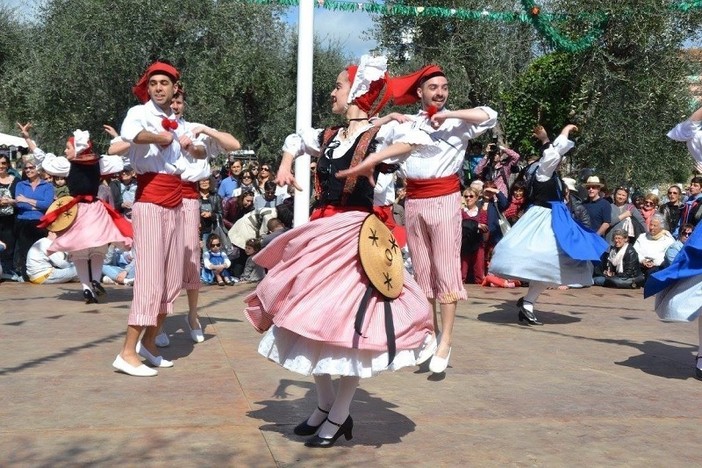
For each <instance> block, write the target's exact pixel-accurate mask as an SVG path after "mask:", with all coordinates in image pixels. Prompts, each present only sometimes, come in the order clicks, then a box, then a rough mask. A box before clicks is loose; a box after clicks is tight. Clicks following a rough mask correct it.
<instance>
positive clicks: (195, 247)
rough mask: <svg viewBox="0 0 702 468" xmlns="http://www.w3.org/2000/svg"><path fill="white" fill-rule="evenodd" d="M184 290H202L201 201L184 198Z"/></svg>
mask: <svg viewBox="0 0 702 468" xmlns="http://www.w3.org/2000/svg"><path fill="white" fill-rule="evenodd" d="M183 244H184V245H185V251H184V253H183V258H184V259H185V263H184V264H183V289H200V200H198V199H192V198H183Z"/></svg>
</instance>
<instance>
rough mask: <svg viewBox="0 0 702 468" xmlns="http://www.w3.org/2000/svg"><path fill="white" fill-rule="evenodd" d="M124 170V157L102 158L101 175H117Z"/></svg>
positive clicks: (106, 156) (110, 156)
mask: <svg viewBox="0 0 702 468" xmlns="http://www.w3.org/2000/svg"><path fill="white" fill-rule="evenodd" d="M123 170H124V160H123V159H122V156H118V155H110V154H104V155H102V156H101V157H100V175H108V174H116V173H118V172H122V171H123Z"/></svg>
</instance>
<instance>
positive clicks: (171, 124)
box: [161, 117, 178, 131]
mask: <svg viewBox="0 0 702 468" xmlns="http://www.w3.org/2000/svg"><path fill="white" fill-rule="evenodd" d="M161 125H162V126H163V129H164V130H166V131H168V130H175V129H176V128H178V122H177V121H175V120H169V119H167V118H166V117H164V118H163V120H161Z"/></svg>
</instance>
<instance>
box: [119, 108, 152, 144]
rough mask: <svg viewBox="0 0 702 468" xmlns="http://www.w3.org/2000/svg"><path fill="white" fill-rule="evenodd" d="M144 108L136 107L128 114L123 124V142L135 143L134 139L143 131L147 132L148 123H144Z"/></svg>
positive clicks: (121, 132) (121, 134)
mask: <svg viewBox="0 0 702 468" xmlns="http://www.w3.org/2000/svg"><path fill="white" fill-rule="evenodd" d="M143 107H144V106H134V107H132V108H131V109H129V111H128V112H127V116H126V117H125V118H124V121H123V122H122V128H121V129H120V132H119V136H120V137H122V140H124V141H128V142H129V143H134V138H136V136H137V135H138V134H139V133H140V132H141V131H142V130H146V128H147V126H146V122H145V121H144V112H143V111H142V109H143Z"/></svg>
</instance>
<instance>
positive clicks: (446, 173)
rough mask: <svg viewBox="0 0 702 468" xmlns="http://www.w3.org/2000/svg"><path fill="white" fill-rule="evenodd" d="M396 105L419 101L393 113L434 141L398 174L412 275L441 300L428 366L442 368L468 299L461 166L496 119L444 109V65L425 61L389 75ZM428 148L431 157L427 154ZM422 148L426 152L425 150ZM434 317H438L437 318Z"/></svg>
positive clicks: (487, 112)
mask: <svg viewBox="0 0 702 468" xmlns="http://www.w3.org/2000/svg"><path fill="white" fill-rule="evenodd" d="M391 87H392V90H393V96H394V102H395V104H397V105H405V104H411V103H413V102H417V101H420V103H421V106H422V108H421V110H420V111H419V112H418V113H417V114H416V115H414V116H407V115H405V116H403V115H401V114H394V115H393V114H391V115H390V116H386V117H385V118H383V119H380V120H379V121H378V122H376V125H379V124H382V123H384V121H387V120H388V119H389V118H394V119H395V120H398V121H402V122H404V121H410V120H411V121H413V124H412V125H413V126H414V127H416V128H420V129H424V130H425V131H426V132H427V133H430V135H431V137H432V139H433V140H434V145H432V146H431V147H430V148H426V147H424V148H420V149H417V150H414V152H412V153H411V154H410V156H409V157H408V158H407V159H406V160H405V161H404V162H403V163H402V165H401V169H400V173H401V175H402V176H403V177H404V178H405V179H406V181H407V187H406V193H407V195H406V201H405V217H406V229H407V243H408V245H409V248H410V253H411V255H412V264H413V266H414V270H415V278H416V280H417V282H418V283H419V285H420V286H421V287H422V289H423V290H424V292H425V294H426V296H427V298H428V299H429V301H430V302H432V304H435V303H436V302H437V301H438V302H439V308H440V311H441V323H442V333H441V335H440V336H441V338H440V340H439V344H438V348H437V349H436V352H435V354H434V355H433V356H431V355H430V354H429V355H425V356H420V361H421V360H423V358H424V359H428V358H429V357H431V358H432V360H431V362H430V365H429V368H430V370H431V371H432V372H436V373H440V372H444V371H445V370H446V367H447V366H448V360H449V356H450V354H451V335H452V331H453V323H454V319H455V316H456V305H457V303H458V300H459V299H466V298H467V296H466V292H465V289H464V287H463V281H462V280H461V263H460V256H459V254H460V251H461V192H460V187H461V184H460V179H459V176H458V173H459V171H461V170H462V165H463V158H464V155H465V152H466V148H467V146H468V143H469V141H470V140H471V139H473V138H475V137H477V136H479V135H481V134H482V133H483V132H485V131H486V130H488V129H490V128H492V127H494V126H495V124H496V123H497V113H496V112H495V111H494V110H492V109H491V108H489V107H476V108H473V109H462V110H455V111H452V110H448V109H446V108H445V105H446V101H447V100H448V96H449V84H448V80H447V79H446V76H445V75H444V72H443V70H442V69H441V68H440V67H438V66H436V65H429V66H426V67H424V68H422V69H421V70H419V71H417V72H415V73H413V74H410V75H406V76H403V77H397V78H393V79H392V80H391ZM427 151H429V152H431V154H432V156H431V157H427V156H426V154H428V153H427ZM423 153H426V154H425V155H423ZM435 321H436V318H435Z"/></svg>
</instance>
